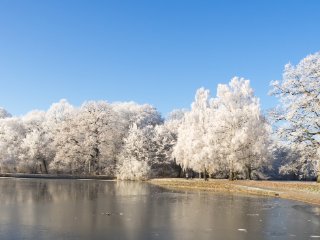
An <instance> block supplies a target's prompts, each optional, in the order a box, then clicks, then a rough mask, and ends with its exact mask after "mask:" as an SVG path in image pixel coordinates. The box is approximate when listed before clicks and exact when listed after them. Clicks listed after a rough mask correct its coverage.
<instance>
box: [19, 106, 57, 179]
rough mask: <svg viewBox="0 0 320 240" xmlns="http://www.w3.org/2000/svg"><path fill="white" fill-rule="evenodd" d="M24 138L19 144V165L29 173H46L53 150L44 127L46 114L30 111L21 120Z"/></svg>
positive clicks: (45, 126) (46, 129)
mask: <svg viewBox="0 0 320 240" xmlns="http://www.w3.org/2000/svg"><path fill="white" fill-rule="evenodd" d="M22 121H23V124H24V128H25V137H24V139H23V142H22V144H21V150H22V153H21V156H20V158H21V163H23V164H24V166H25V168H27V169H29V170H28V172H31V173H37V172H40V173H48V172H49V170H48V165H49V164H50V162H51V161H52V159H53V156H54V149H52V148H51V145H50V143H51V139H50V136H49V135H48V128H47V125H46V113H45V112H43V111H32V112H30V113H28V114H27V115H25V116H24V117H23V118H22Z"/></svg>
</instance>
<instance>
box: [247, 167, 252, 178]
mask: <svg viewBox="0 0 320 240" xmlns="http://www.w3.org/2000/svg"><path fill="white" fill-rule="evenodd" d="M251 173H252V169H251V165H248V166H247V179H249V180H252V178H251Z"/></svg>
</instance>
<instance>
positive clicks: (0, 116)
mask: <svg viewBox="0 0 320 240" xmlns="http://www.w3.org/2000/svg"><path fill="white" fill-rule="evenodd" d="M9 117H12V115H11V114H10V113H9V112H8V111H7V110H6V109H4V108H2V107H0V119H3V118H9Z"/></svg>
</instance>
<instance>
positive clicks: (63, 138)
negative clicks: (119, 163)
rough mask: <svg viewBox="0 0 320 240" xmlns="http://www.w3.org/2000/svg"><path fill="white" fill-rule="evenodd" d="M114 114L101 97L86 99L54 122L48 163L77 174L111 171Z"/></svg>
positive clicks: (117, 138)
mask: <svg viewBox="0 0 320 240" xmlns="http://www.w3.org/2000/svg"><path fill="white" fill-rule="evenodd" d="M117 123H118V116H117V114H116V113H115V112H114V111H113V110H112V107H111V106H110V104H108V103H107V102H104V101H98V102H94V101H91V102H86V103H84V104H83V105H82V106H81V108H80V109H77V110H74V111H73V112H72V114H70V116H69V117H67V118H66V119H65V120H64V121H62V122H61V123H60V124H59V126H58V133H57V135H56V136H55V145H56V150H57V153H56V156H55V159H54V161H53V163H52V164H51V167H52V168H54V169H56V171H58V172H59V171H66V170H67V172H71V173H77V174H108V175H112V174H113V171H114V168H115V156H116V154H117V150H118V149H117V148H116V146H117V142H119V141H121V139H120V138H119V136H118V131H117Z"/></svg>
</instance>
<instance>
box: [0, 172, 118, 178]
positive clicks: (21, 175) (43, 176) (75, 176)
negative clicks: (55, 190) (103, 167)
mask: <svg viewBox="0 0 320 240" xmlns="http://www.w3.org/2000/svg"><path fill="white" fill-rule="evenodd" d="M1 177H12V178H46V179H98V180H99V179H100V180H114V178H112V177H109V176H106V175H69V174H28V173H0V178H1Z"/></svg>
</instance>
